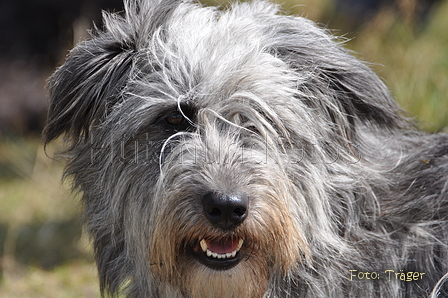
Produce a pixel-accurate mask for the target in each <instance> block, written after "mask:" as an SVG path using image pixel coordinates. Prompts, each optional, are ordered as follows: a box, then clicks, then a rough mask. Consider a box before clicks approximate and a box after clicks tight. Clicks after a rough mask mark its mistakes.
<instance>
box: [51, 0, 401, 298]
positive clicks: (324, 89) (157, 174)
mask: <svg viewBox="0 0 448 298" xmlns="http://www.w3.org/2000/svg"><path fill="white" fill-rule="evenodd" d="M159 2H160V3H159ZM276 11H277V8H276V7H275V6H274V5H272V4H269V3H265V2H258V1H257V2H254V3H252V4H248V3H245V4H238V5H234V6H233V7H232V8H231V9H230V10H229V11H219V10H217V9H215V8H202V7H200V6H198V5H196V4H191V3H181V2H176V1H153V2H142V3H134V1H128V2H127V4H126V15H125V16H124V17H119V16H115V15H106V18H105V24H106V28H105V30H104V32H100V33H98V34H97V36H94V37H92V39H90V40H88V41H85V42H82V43H81V44H79V45H78V46H77V47H76V48H75V49H74V50H73V51H72V52H71V53H70V55H69V57H68V58H67V61H66V62H65V64H64V65H62V66H61V68H59V69H58V70H57V72H56V73H55V74H54V75H53V77H52V78H51V81H50V84H49V88H50V95H51V100H52V101H51V106H50V111H49V120H48V125H47V127H46V130H45V141H46V142H49V141H51V140H52V139H54V138H56V137H58V136H59V135H61V134H66V135H67V136H68V137H69V138H70V140H71V148H70V149H69V154H70V155H69V156H70V160H69V165H68V169H67V174H68V175H72V176H73V177H74V184H75V188H78V189H79V190H81V191H82V192H83V202H84V205H85V217H86V225H87V227H88V229H89V231H90V233H91V234H92V236H93V240H94V247H95V253H96V260H97V263H98V268H99V272H100V277H101V283H102V289H103V290H105V291H108V292H112V293H114V292H117V291H119V289H120V287H121V286H122V285H123V284H125V283H128V282H130V283H128V285H129V292H130V293H133V294H134V295H140V296H144V295H147V296H151V297H152V295H159V296H163V297H181V295H183V296H185V297H262V296H263V295H264V294H265V293H266V292H267V291H273V290H272V288H273V285H274V284H276V283H285V282H286V283H288V282H289V280H290V279H291V278H292V277H293V275H294V274H296V273H297V272H298V271H300V270H302V272H301V274H302V278H303V279H304V280H305V276H307V275H310V273H309V272H308V271H306V270H305V269H303V268H305V267H307V266H308V267H309V268H312V266H313V265H312V264H313V263H312V262H316V260H319V258H324V255H326V256H325V257H328V256H329V255H331V254H335V253H336V252H338V253H340V252H341V251H343V250H344V246H343V244H341V243H342V242H341V240H340V238H339V235H338V231H336V227H335V224H334V223H335V222H343V220H342V219H341V218H338V216H340V215H339V214H338V213H337V212H334V211H332V209H331V207H332V206H330V204H329V201H328V200H329V199H328V196H329V193H330V192H331V190H332V189H334V185H332V183H331V182H330V181H331V176H332V175H335V174H336V173H342V172H344V171H346V172H347V171H349V170H348V168H349V167H351V166H354V165H353V164H354V163H356V161H357V160H358V159H359V154H358V153H357V152H355V151H356V150H354V149H353V143H355V142H356V139H357V138H358V137H359V136H358V131H357V128H358V127H363V128H365V127H379V126H382V125H386V126H388V127H393V126H394V125H396V124H397V121H398V118H397V116H396V110H397V108H396V106H395V105H394V103H393V102H392V100H391V99H390V96H389V94H388V92H387V89H386V88H385V87H384V85H383V84H382V83H381V82H380V80H379V79H378V78H377V77H376V76H375V75H374V74H373V73H372V72H371V71H370V70H369V69H368V68H367V67H365V66H364V65H363V64H362V63H360V62H359V61H357V60H356V59H355V58H353V57H352V56H350V55H349V54H347V53H346V52H345V51H344V50H343V49H342V48H341V47H340V46H339V45H338V44H337V43H336V42H335V41H334V40H333V39H332V38H330V37H329V36H328V35H327V34H325V32H324V31H322V30H321V29H319V28H317V27H316V26H315V25H314V24H312V23H311V22H309V21H307V20H305V19H302V18H295V17H289V16H282V15H276ZM366 84H368V85H369V87H368V88H367V87H366ZM329 163H333V164H334V168H333V170H332V171H329V169H328V164H329ZM338 171H339V172H338ZM317 245H319V246H322V247H319V249H318V250H317V249H316V246H317ZM317 251H319V252H318V253H317ZM170 295H171V296H170ZM176 295H177V296H176Z"/></svg>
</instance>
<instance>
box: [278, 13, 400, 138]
mask: <svg viewBox="0 0 448 298" xmlns="http://www.w3.org/2000/svg"><path fill="white" fill-rule="evenodd" d="M280 23H281V24H277V28H278V29H277V30H278V31H277V32H276V33H275V47H274V51H275V55H277V57H279V58H280V59H282V60H283V61H284V62H286V63H287V64H288V65H289V66H290V68H292V69H294V70H295V71H296V72H297V73H298V76H299V78H300V80H299V81H300V83H299V84H298V88H299V90H300V91H301V93H302V94H305V98H304V100H305V102H306V103H307V104H309V105H310V106H311V108H316V110H320V111H325V113H326V115H325V116H327V117H329V118H330V119H329V120H330V121H333V122H337V124H342V123H345V124H347V123H349V126H350V127H347V125H345V128H346V129H348V130H352V129H354V128H355V127H356V123H360V122H361V123H366V124H371V125H379V126H383V127H388V128H393V127H399V126H402V125H404V122H403V121H402V116H401V115H400V114H401V110H400V108H399V107H398V105H397V104H396V102H395V101H394V100H393V99H392V97H391V95H390V93H389V90H388V89H387V87H386V86H385V85H384V83H383V82H382V81H381V80H380V78H379V77H378V76H377V75H376V74H375V73H374V72H373V71H372V70H371V69H370V68H369V67H367V66H366V65H365V64H364V63H363V62H361V61H360V60H358V59H357V58H355V57H354V56H353V55H351V54H350V53H349V52H348V51H347V50H345V49H344V48H343V47H342V46H341V42H338V40H336V39H335V38H334V37H332V36H331V35H329V34H328V33H327V32H325V30H323V29H321V28H318V27H317V26H316V25H315V24H314V23H312V22H311V21H309V20H307V19H304V18H297V17H295V18H292V17H288V18H283V20H282V21H281V22H280ZM306 94H309V96H308V97H307V96H306Z"/></svg>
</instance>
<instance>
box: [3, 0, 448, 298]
mask: <svg viewBox="0 0 448 298" xmlns="http://www.w3.org/2000/svg"><path fill="white" fill-rule="evenodd" d="M208 2H209V3H212V4H213V3H214V4H216V3H218V2H224V1H208ZM225 2H227V1H225ZM298 3H301V4H300V5H299V4H298ZM284 7H285V8H286V9H287V10H288V12H290V13H294V14H298V15H303V16H305V17H308V18H310V19H312V20H314V21H317V22H319V23H321V24H323V26H325V27H328V28H336V29H337V28H340V29H339V30H335V31H333V33H334V34H336V35H340V36H345V37H347V38H348V39H349V41H348V42H347V44H346V46H347V47H348V48H350V49H352V50H353V51H354V52H355V53H356V54H355V55H357V56H358V57H359V58H360V59H362V60H365V61H368V62H370V63H372V64H371V67H373V68H374V69H375V71H376V72H377V73H378V74H379V75H380V76H381V77H382V78H383V79H384V81H385V82H386V84H387V85H388V86H389V88H390V89H391V90H392V93H393V95H394V97H395V98H396V99H397V101H398V102H399V103H400V105H401V106H402V107H403V108H404V110H405V111H407V112H408V113H409V115H412V116H413V117H414V118H415V119H416V122H417V124H418V126H419V127H420V128H421V129H424V130H427V131H430V132H436V131H440V130H442V129H443V128H444V127H446V126H448V33H447V28H448V18H447V17H446V16H447V15H448V1H443V2H441V3H440V4H439V5H438V6H435V7H433V9H432V11H430V13H429V15H428V17H427V18H426V20H424V21H421V22H416V21H415V17H414V16H413V15H412V13H407V12H406V11H401V12H397V10H396V9H392V8H385V9H381V10H380V11H378V13H377V14H376V15H375V17H373V18H371V19H370V20H369V21H366V22H365V23H364V24H362V25H360V26H358V27H356V28H349V27H347V26H346V23H345V20H344V18H340V17H339V18H338V17H337V16H334V11H335V5H334V3H333V1H331V0H303V1H292V0H290V1H285V4H284ZM341 28H342V29H341ZM366 83H368V82H366ZM59 146H60V144H57V143H56V144H52V145H51V146H49V147H48V148H47V154H45V152H44V149H43V148H42V146H41V144H40V140H39V138H38V137H27V138H23V137H12V136H6V135H0V206H1V207H0V297H5V298H13V297H30V298H33V297H99V290H98V286H97V277H96V273H95V267H94V265H93V263H92V259H91V253H90V246H89V241H88V240H87V237H86V236H85V235H84V234H83V233H82V231H81V226H80V223H79V213H80V208H79V206H78V203H77V200H76V198H73V195H71V194H70V193H69V185H62V184H61V175H62V167H63V165H62V163H61V162H60V161H57V160H55V159H52V158H49V157H48V156H50V157H51V156H54V152H55V151H56V150H57V148H59ZM47 155H48V156H47Z"/></svg>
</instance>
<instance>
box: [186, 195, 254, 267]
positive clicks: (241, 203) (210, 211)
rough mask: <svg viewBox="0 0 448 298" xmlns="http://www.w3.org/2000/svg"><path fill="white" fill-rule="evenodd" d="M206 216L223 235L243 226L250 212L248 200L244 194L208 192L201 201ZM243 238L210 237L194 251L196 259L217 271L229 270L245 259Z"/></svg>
mask: <svg viewBox="0 0 448 298" xmlns="http://www.w3.org/2000/svg"><path fill="white" fill-rule="evenodd" d="M202 203H203V207H204V213H205V216H206V218H207V219H208V220H209V221H210V223H211V224H212V225H213V226H215V227H216V228H219V229H220V230H222V231H223V232H229V231H233V230H234V229H235V228H236V227H238V226H239V225H241V224H242V223H243V221H244V220H245V219H246V217H247V214H248V212H249V198H248V197H247V195H245V194H242V193H237V194H232V195H227V194H219V193H215V192H209V193H207V194H205V195H204V196H203V198H202ZM243 244H244V239H242V238H239V237H236V236H235V235H232V236H224V237H222V236H221V237H218V238H217V237H216V236H210V237H209V238H204V239H201V240H200V241H199V243H198V244H197V245H196V246H195V247H194V248H193V256H195V258H196V259H197V260H199V261H200V262H201V263H202V264H204V265H205V266H207V267H209V268H211V269H214V270H227V269H230V268H232V267H234V266H236V265H237V264H238V263H239V262H240V261H241V260H242V251H241V248H242V247H243Z"/></svg>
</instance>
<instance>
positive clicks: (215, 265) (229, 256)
mask: <svg viewBox="0 0 448 298" xmlns="http://www.w3.org/2000/svg"><path fill="white" fill-rule="evenodd" d="M243 243H244V240H243V239H241V238H231V237H226V238H222V239H219V240H207V239H202V240H200V241H199V243H197V244H196V245H195V246H194V247H193V256H194V257H195V258H196V259H197V260H198V261H199V262H201V263H202V264H203V265H205V266H207V267H209V268H211V269H214V270H227V269H230V268H232V267H234V266H236V265H237V264H238V263H239V262H240V261H241V259H242V252H241V248H242V247H243Z"/></svg>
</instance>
